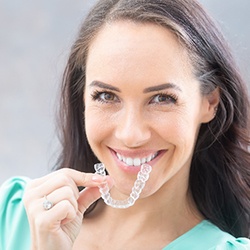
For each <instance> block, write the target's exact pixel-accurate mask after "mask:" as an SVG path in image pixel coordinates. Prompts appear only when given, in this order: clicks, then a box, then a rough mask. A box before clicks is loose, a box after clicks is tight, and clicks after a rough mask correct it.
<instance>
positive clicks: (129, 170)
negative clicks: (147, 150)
mask: <svg viewBox="0 0 250 250" xmlns="http://www.w3.org/2000/svg"><path fill="white" fill-rule="evenodd" d="M165 152H166V151H159V152H158V155H157V156H156V157H155V158H154V159H153V160H152V161H149V162H146V163H147V164H149V165H150V166H151V167H153V165H154V164H155V162H156V161H158V160H159V158H160V157H162V155H163V154H164V153H165ZM111 153H112V155H113V157H114V160H115V162H116V164H117V166H118V167H119V168H120V169H121V170H122V171H124V172H126V173H128V174H137V173H138V172H139V171H140V169H141V165H140V166H129V165H127V164H126V163H125V162H123V161H120V160H119V159H118V158H117V155H116V153H115V152H114V151H113V150H111Z"/></svg>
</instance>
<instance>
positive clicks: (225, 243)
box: [164, 220, 250, 250]
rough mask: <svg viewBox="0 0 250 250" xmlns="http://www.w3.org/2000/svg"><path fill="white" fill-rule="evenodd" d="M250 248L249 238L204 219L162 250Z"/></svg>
mask: <svg viewBox="0 0 250 250" xmlns="http://www.w3.org/2000/svg"><path fill="white" fill-rule="evenodd" d="M170 249H173V250H183V249H192V250H250V240H249V239H247V238H235V237H233V236H232V235H231V234H229V233H227V232H224V231H222V230H221V229H219V228H218V227H217V226H216V225H214V224H212V223H211V222H209V221H207V220H204V221H202V222H201V223H199V224H198V225H196V226H195V227H194V228H192V229H191V230H189V231H188V232H187V233H185V234H184V235H182V236H180V237H179V238H177V239H176V240H175V241H173V242H172V243H170V244H169V245H168V246H166V247H165V248H164V250H170Z"/></svg>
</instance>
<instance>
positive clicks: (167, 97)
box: [150, 94, 177, 105]
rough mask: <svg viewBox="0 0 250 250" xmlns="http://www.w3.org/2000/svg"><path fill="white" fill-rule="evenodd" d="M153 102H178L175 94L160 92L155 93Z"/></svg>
mask: <svg viewBox="0 0 250 250" xmlns="http://www.w3.org/2000/svg"><path fill="white" fill-rule="evenodd" d="M150 103H151V104H162V105H164V104H176V103H177V97H176V96H175V95H173V94H158V95H155V96H154V97H153V98H152V99H151V101H150Z"/></svg>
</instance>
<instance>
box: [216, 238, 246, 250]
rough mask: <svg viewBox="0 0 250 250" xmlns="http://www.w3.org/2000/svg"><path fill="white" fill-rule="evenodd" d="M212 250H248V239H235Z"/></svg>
mask: <svg viewBox="0 0 250 250" xmlns="http://www.w3.org/2000/svg"><path fill="white" fill-rule="evenodd" d="M214 250H250V239H247V238H236V239H232V240H228V241H226V242H225V243H223V244H221V245H219V246H217V247H216V248H214Z"/></svg>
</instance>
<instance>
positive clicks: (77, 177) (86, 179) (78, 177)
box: [30, 168, 106, 188]
mask: <svg viewBox="0 0 250 250" xmlns="http://www.w3.org/2000/svg"><path fill="white" fill-rule="evenodd" d="M58 176H66V177H68V178H70V179H72V180H73V181H74V183H75V184H76V186H84V187H87V186H90V187H91V186H92V187H95V186H97V185H99V184H100V183H103V182H104V181H105V180H106V177H105V176H101V175H98V174H92V173H83V172H80V171H77V170H74V169H70V168H63V169H60V170H58V171H55V172H53V173H51V174H48V175H46V176H44V177H42V178H39V179H35V180H34V181H33V182H31V183H30V187H31V188H32V187H37V186H40V185H42V184H43V183H45V182H46V181H47V180H48V179H51V178H52V179H57V178H58Z"/></svg>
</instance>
